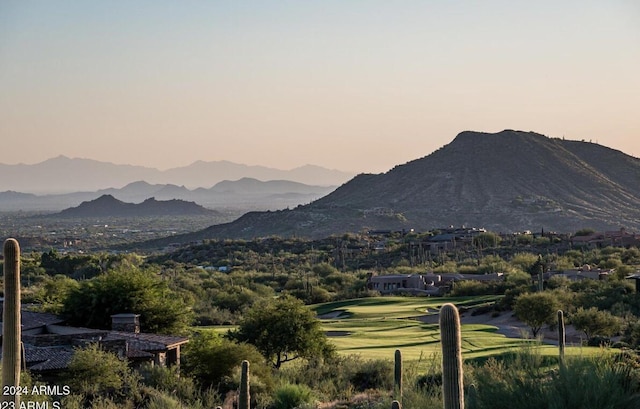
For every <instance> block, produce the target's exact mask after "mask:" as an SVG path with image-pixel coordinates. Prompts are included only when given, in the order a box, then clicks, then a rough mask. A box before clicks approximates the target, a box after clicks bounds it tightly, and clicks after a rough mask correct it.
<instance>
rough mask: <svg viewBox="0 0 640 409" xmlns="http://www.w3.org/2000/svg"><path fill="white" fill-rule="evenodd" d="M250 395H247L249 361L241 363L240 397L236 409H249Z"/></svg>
mask: <svg viewBox="0 0 640 409" xmlns="http://www.w3.org/2000/svg"><path fill="white" fill-rule="evenodd" d="M250 401H251V395H250V394H249V361H247V360H246V359H245V360H244V361H242V373H241V375H240V397H239V401H238V409H249V408H250V407H251V403H250Z"/></svg>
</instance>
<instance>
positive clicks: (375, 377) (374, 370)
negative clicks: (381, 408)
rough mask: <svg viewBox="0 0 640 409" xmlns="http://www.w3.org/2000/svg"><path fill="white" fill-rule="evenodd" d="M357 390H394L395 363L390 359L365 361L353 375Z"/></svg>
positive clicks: (352, 381)
mask: <svg viewBox="0 0 640 409" xmlns="http://www.w3.org/2000/svg"><path fill="white" fill-rule="evenodd" d="M351 383H352V385H353V387H354V388H355V390H357V391H365V390H367V389H387V390H390V389H392V388H393V363H392V362H391V361H390V360H388V359H375V360H368V361H364V362H363V363H362V365H360V367H359V368H358V369H357V370H356V371H355V373H354V374H353V375H352V378H351Z"/></svg>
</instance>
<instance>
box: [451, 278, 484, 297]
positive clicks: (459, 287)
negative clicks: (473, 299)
mask: <svg viewBox="0 0 640 409" xmlns="http://www.w3.org/2000/svg"><path fill="white" fill-rule="evenodd" d="M490 292H491V288H490V286H489V285H487V284H486V283H483V282H481V281H475V280H465V281H459V282H457V283H455V285H454V286H453V290H452V291H451V296H452V297H464V296H471V295H485V294H489V293H490Z"/></svg>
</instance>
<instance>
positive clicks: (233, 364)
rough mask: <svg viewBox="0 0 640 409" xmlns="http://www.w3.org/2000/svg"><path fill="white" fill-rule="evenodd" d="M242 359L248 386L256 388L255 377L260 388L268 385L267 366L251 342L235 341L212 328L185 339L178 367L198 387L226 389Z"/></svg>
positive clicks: (269, 383)
mask: <svg viewBox="0 0 640 409" xmlns="http://www.w3.org/2000/svg"><path fill="white" fill-rule="evenodd" d="M245 359H246V360H248V361H249V362H251V377H252V388H253V389H255V388H256V385H257V384H258V383H257V382H256V379H259V380H260V384H261V385H263V386H264V388H266V389H271V388H272V387H273V381H272V377H271V367H270V365H268V364H267V363H266V361H265V359H264V357H263V356H262V354H261V353H260V351H258V350H257V348H256V347H255V346H253V345H251V344H244V343H241V344H239V343H236V342H234V341H232V340H229V339H226V338H223V337H221V336H220V335H218V334H215V333H212V332H203V333H199V334H197V335H196V336H195V337H193V338H192V339H191V340H190V341H189V343H188V344H187V345H186V346H185V349H184V355H183V356H182V359H181V363H180V367H181V369H182V371H183V372H184V373H185V374H187V375H190V376H191V377H193V378H194V379H196V380H197V382H198V383H199V386H200V387H201V388H202V389H205V388H209V387H213V388H217V389H219V390H221V391H223V392H226V391H227V390H230V389H233V388H234V385H233V379H232V378H233V375H234V372H235V371H236V370H237V369H238V368H239V367H240V364H241V363H242V361H243V360H245Z"/></svg>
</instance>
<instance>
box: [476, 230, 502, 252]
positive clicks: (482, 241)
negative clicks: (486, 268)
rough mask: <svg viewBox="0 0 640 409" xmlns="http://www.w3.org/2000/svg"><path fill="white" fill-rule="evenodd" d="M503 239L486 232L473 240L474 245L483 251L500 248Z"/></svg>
mask: <svg viewBox="0 0 640 409" xmlns="http://www.w3.org/2000/svg"><path fill="white" fill-rule="evenodd" d="M501 241H502V238H501V237H500V236H499V235H497V234H496V233H493V232H489V231H488V232H484V233H480V234H478V235H477V236H476V237H474V238H473V245H474V246H476V247H480V248H483V249H486V248H493V247H498V245H499V244H500V242H501Z"/></svg>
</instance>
